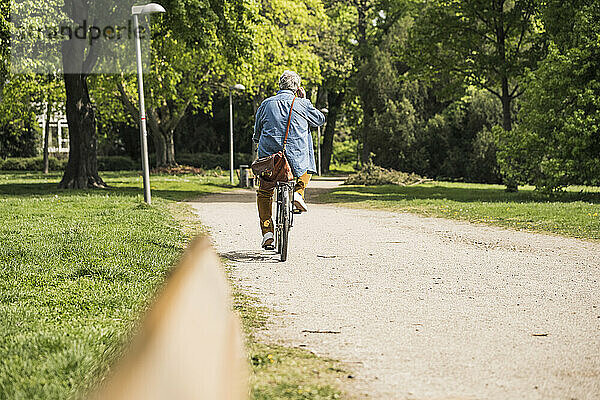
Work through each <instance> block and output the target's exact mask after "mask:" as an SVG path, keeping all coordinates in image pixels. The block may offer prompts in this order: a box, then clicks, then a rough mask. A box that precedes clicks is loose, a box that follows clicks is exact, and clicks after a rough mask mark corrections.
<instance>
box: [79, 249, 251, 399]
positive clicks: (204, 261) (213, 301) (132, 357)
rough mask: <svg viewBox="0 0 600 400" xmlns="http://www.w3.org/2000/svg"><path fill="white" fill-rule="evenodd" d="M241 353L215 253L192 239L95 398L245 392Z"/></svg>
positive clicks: (223, 396) (235, 321)
mask: <svg viewBox="0 0 600 400" xmlns="http://www.w3.org/2000/svg"><path fill="white" fill-rule="evenodd" d="M247 394H248V389H247V370H246V356H245V352H244V348H243V342H242V334H241V330H240V324H239V320H238V318H237V317H236V316H235V315H234V314H233V312H232V308H231V297H230V293H229V286H228V284H227V281H226V278H225V276H224V272H223V270H222V267H221V264H220V262H219V259H218V257H217V255H216V253H215V252H214V250H213V249H212V247H211V246H210V243H209V240H208V239H207V238H200V239H196V240H195V241H194V242H193V243H192V244H191V245H190V246H189V248H188V250H187V251H186V253H185V254H184V256H183V257H182V259H181V261H180V262H179V265H178V266H177V268H176V269H175V270H174V272H173V273H172V275H171V276H170V277H169V279H168V281H167V284H166V286H165V288H164V289H163V291H162V292H161V293H160V295H159V296H158V298H157V299H156V301H155V303H154V305H153V306H152V308H151V309H150V311H149V312H148V314H147V316H146V318H145V320H144V321H143V324H142V327H141V330H140V332H139V334H138V335H137V336H136V337H135V339H134V341H133V343H132V345H131V349H130V350H129V352H128V353H127V354H126V356H125V358H124V359H123V360H121V362H120V363H119V364H118V365H117V366H116V368H115V369H114V372H113V373H112V374H111V376H109V377H108V378H107V380H106V382H105V383H104V384H103V385H102V387H101V388H100V389H99V391H98V392H96V393H95V394H93V395H92V396H91V398H93V399H106V400H108V399H110V400H119V399H127V400H133V399H144V400H153V399H156V400H158V399H161V400H162V399H165V400H166V399H169V400H185V399H218V400H221V399H223V400H238V399H245V398H247Z"/></svg>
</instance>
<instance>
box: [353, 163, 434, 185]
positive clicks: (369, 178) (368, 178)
mask: <svg viewBox="0 0 600 400" xmlns="http://www.w3.org/2000/svg"><path fill="white" fill-rule="evenodd" d="M427 180H428V179H426V178H423V177H422V176H419V175H417V174H414V173H410V174H409V173H406V172H401V171H395V170H393V169H385V168H382V167H379V166H377V165H375V164H373V163H372V162H369V163H368V164H366V165H365V166H363V168H362V169H361V170H360V171H358V172H357V173H355V174H352V175H350V176H349V177H348V178H347V179H346V181H345V182H344V185H401V186H408V185H415V184H418V183H422V182H425V181H427Z"/></svg>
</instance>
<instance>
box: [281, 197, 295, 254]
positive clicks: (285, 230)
mask: <svg viewBox="0 0 600 400" xmlns="http://www.w3.org/2000/svg"><path fill="white" fill-rule="evenodd" d="M281 194H282V196H281V197H282V199H281V216H282V224H281V228H282V229H281V247H280V250H281V252H280V256H281V261H285V260H287V252H288V241H289V237H290V235H289V233H290V213H291V211H292V202H291V200H290V191H289V190H288V188H285V189H284V190H283V191H282V193H281Z"/></svg>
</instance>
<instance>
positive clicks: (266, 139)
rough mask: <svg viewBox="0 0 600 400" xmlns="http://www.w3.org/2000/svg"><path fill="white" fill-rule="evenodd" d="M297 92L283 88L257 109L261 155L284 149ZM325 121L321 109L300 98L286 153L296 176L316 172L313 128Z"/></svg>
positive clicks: (297, 101) (295, 109)
mask: <svg viewBox="0 0 600 400" xmlns="http://www.w3.org/2000/svg"><path fill="white" fill-rule="evenodd" d="M293 98H294V93H293V92H292V91H291V90H280V91H279V92H277V94H276V95H275V96H272V97H269V98H268V99H266V100H265V101H263V102H262V104H261V105H260V107H259V108H258V111H256V120H255V123H254V136H252V140H253V141H254V142H255V143H258V157H259V158H262V157H266V156H269V155H271V154H275V153H277V152H278V151H280V150H281V149H282V148H283V138H284V137H285V128H286V126H287V120H288V115H289V112H290V106H291V104H292V99H293ZM324 123H325V116H324V115H323V114H322V113H321V111H319V110H317V109H316V108H315V107H314V106H313V105H312V103H311V102H310V100H308V99H302V98H296V101H295V102H294V110H293V111H292V119H291V121H290V132H289V134H288V140H287V145H286V147H285V155H286V157H287V159H288V162H289V163H290V167H291V168H292V173H293V174H294V176H295V177H299V176H302V175H304V173H305V172H308V173H309V174H316V173H317V167H316V165H315V153H314V149H313V142H312V136H311V134H310V129H309V127H311V128H315V127H317V126H321V125H323V124H324Z"/></svg>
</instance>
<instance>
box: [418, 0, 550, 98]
mask: <svg viewBox="0 0 600 400" xmlns="http://www.w3.org/2000/svg"><path fill="white" fill-rule="evenodd" d="M542 5H543V3H542V2H541V1H539V0H515V1H503V0H451V1H446V0H436V1H427V2H424V6H423V8H422V9H421V10H420V11H419V16H418V17H417V20H416V22H415V29H414V30H413V31H412V32H411V40H410V46H411V50H410V54H411V59H412V60H411V66H412V67H413V69H414V72H416V73H418V74H419V75H420V76H426V77H430V78H434V79H439V80H441V81H442V82H443V81H445V82H448V83H450V85H449V86H448V87H449V88H452V87H453V86H458V87H460V86H462V85H464V83H465V81H466V83H468V84H473V85H476V86H478V87H480V88H483V89H486V90H489V91H490V92H491V93H494V94H495V95H496V96H498V97H499V98H504V100H505V101H508V102H510V101H511V100H512V99H514V98H516V97H518V96H519V94H520V85H521V79H522V76H523V75H524V73H525V71H526V69H527V68H533V67H535V65H536V63H537V61H538V60H539V59H540V58H541V57H542V56H543V51H544V48H543V41H542V39H543V37H542V36H541V35H539V34H538V30H537V25H536V18H537V17H538V15H539V12H540V7H541V6H542ZM504 84H506V85H507V87H506V88H504V87H502V86H503V85H504Z"/></svg>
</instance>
